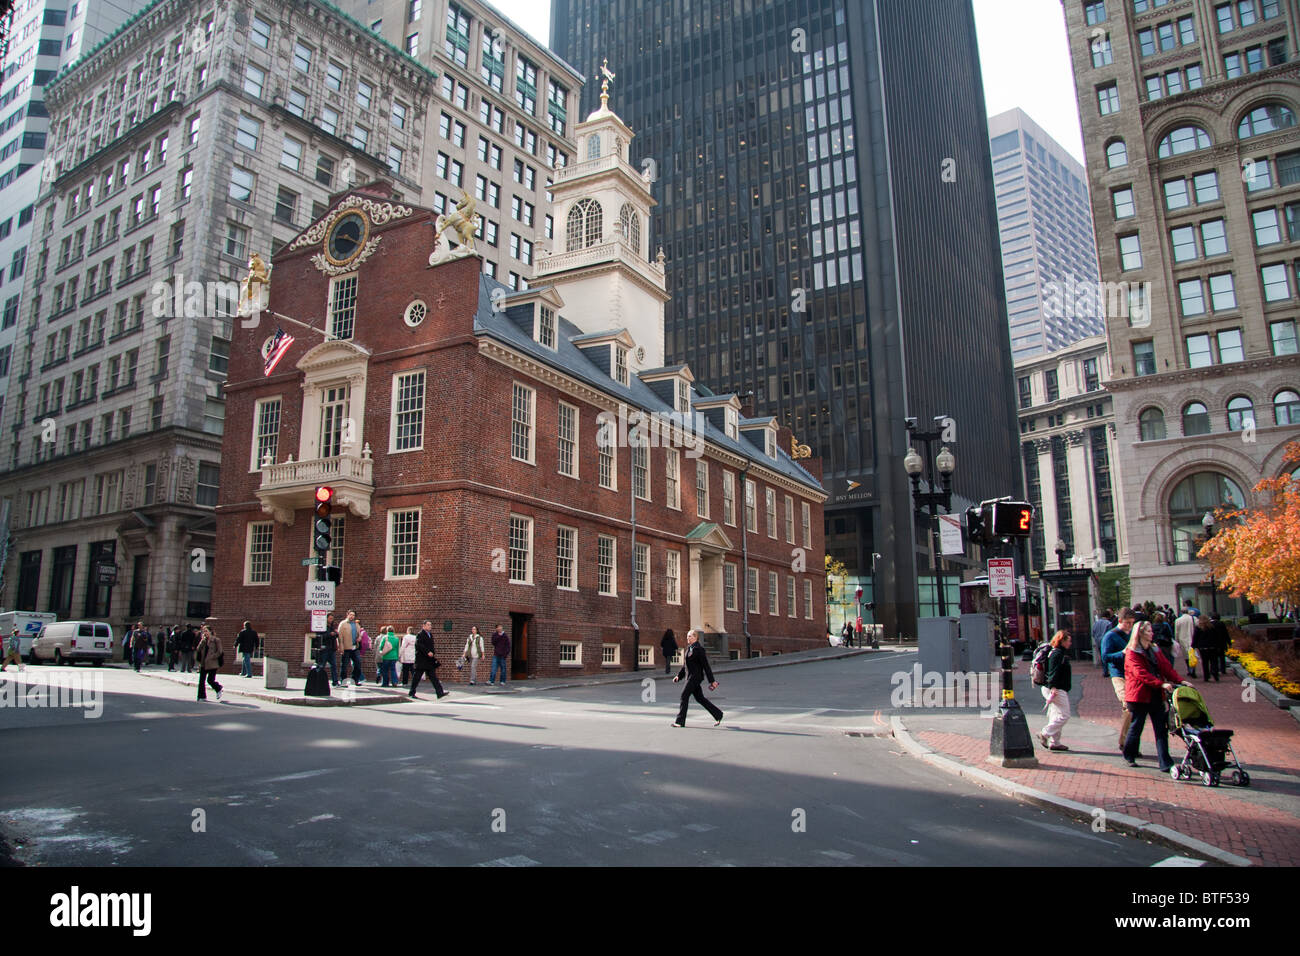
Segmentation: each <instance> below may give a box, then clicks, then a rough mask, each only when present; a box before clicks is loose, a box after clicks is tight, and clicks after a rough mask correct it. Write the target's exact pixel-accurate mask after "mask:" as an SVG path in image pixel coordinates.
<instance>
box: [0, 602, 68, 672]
mask: <svg viewBox="0 0 1300 956" xmlns="http://www.w3.org/2000/svg"><path fill="white" fill-rule="evenodd" d="M57 620H58V616H57V615H56V614H55V613H54V612H53V611H5V612H3V613H0V637H8V636H9V635H10V634H12V633H13V632H14V628H15V627H16V628H18V638H19V650H20V652H21V653H22V655H23V657H25V658H27V659H28V660H31V659H32V642H33V641H35V640H36V635H38V634H40V633H41V628H43V627H44V626H45V625H46V624H53V623H54V622H55V621H57Z"/></svg>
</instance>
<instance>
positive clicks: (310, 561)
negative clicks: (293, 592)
mask: <svg viewBox="0 0 1300 956" xmlns="http://www.w3.org/2000/svg"><path fill="white" fill-rule="evenodd" d="M319 564H320V558H303V559H302V566H303V567H304V568H314V567H316V566H318V565H319Z"/></svg>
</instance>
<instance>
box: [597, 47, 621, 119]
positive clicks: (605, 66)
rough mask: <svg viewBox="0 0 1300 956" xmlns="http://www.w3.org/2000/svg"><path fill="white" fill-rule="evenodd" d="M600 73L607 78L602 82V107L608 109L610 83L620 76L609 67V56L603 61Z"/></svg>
mask: <svg viewBox="0 0 1300 956" xmlns="http://www.w3.org/2000/svg"><path fill="white" fill-rule="evenodd" d="M600 74H601V76H603V77H604V78H605V79H604V80H602V81H601V84H600V108H601V109H603V110H606V109H609V84H610V83H611V82H613V81H614V80H615V79H617V77H618V74H617V73H614V72H612V71H611V70H610V68H609V57H605V59H604V61H602V62H601V64H600Z"/></svg>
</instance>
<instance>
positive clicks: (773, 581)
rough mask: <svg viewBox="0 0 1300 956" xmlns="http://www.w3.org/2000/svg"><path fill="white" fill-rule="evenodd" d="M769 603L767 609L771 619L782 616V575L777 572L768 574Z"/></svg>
mask: <svg viewBox="0 0 1300 956" xmlns="http://www.w3.org/2000/svg"><path fill="white" fill-rule="evenodd" d="M767 603H768V604H769V605H770V606H769V607H768V609H767V614H768V616H769V617H780V615H781V575H779V574H777V573H776V572H775V571H768V572H767Z"/></svg>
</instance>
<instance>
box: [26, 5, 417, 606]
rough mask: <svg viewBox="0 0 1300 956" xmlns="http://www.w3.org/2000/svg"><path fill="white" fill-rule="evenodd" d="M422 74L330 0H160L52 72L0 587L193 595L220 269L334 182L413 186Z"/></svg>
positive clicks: (209, 458) (408, 189) (235, 265)
mask: <svg viewBox="0 0 1300 956" xmlns="http://www.w3.org/2000/svg"><path fill="white" fill-rule="evenodd" d="M435 83H436V77H435V76H434V75H433V74H432V73H431V72H430V71H429V70H427V69H425V68H424V67H422V66H420V65H419V64H418V63H416V62H415V61H414V60H411V59H410V58H409V57H407V56H406V55H405V54H403V53H402V52H401V51H399V50H396V49H394V48H392V47H390V46H388V45H387V44H385V43H384V42H383V41H382V40H380V39H379V38H378V37H376V36H374V35H373V34H372V33H371V32H370V31H368V30H365V29H363V28H361V27H359V26H358V25H357V24H356V23H354V22H353V21H351V20H349V19H348V18H347V17H345V16H343V15H341V14H339V13H338V11H337V10H335V9H334V8H333V7H331V6H329V5H328V4H325V3H318V2H315V0H272V2H269V3H264V4H259V5H257V6H256V7H254V6H252V5H250V4H243V3H235V4H211V3H199V4H196V3H188V2H181V0H159V2H157V3H154V4H152V5H150V6H149V7H148V8H147V9H146V10H144V11H143V12H142V13H140V14H139V15H138V16H136V17H135V18H133V19H131V20H130V21H129V22H127V23H126V24H125V25H124V26H123V27H122V28H121V29H120V30H118V31H117V32H116V33H114V34H112V35H111V36H110V37H109V38H108V39H106V40H105V41H104V42H103V43H102V44H100V45H99V46H98V47H96V48H95V49H94V50H92V51H91V52H90V53H88V54H87V55H86V56H85V57H83V58H82V59H81V60H80V61H79V62H78V63H77V64H76V65H75V66H73V67H72V68H71V69H69V70H68V71H66V72H65V73H64V74H62V75H61V76H60V77H59V78H58V79H57V80H56V81H55V82H53V83H51V84H50V85H48V86H47V87H46V91H45V102H46V104H47V106H48V108H49V112H50V129H51V137H52V139H51V143H50V144H49V155H48V157H47V160H46V173H47V175H46V176H45V183H46V184H45V186H44V188H43V189H42V191H41V194H40V197H39V199H38V201H37V204H36V210H35V223H34V231H33V235H32V239H31V243H30V248H29V253H28V267H27V270H26V276H25V286H24V293H23V307H22V314H21V316H20V322H21V327H20V336H19V340H18V342H17V344H16V347H15V348H16V351H15V354H14V358H13V362H14V368H13V375H12V379H11V382H12V387H11V390H10V394H9V396H8V400H7V401H6V403H5V407H4V416H3V423H2V425H0V434H2V435H3V443H2V444H0V447H3V449H4V451H3V453H2V454H3V465H4V466H6V468H7V470H6V472H5V473H4V474H3V475H0V500H2V502H3V507H4V509H6V515H7V518H8V529H7V530H8V531H9V537H8V542H9V543H8V560H7V563H6V565H5V574H4V583H3V590H2V591H0V603H3V605H4V606H5V607H10V608H13V607H16V608H20V609H35V610H48V611H54V612H56V613H57V614H58V615H59V616H60V617H83V616H84V617H90V618H95V619H100V620H108V621H110V622H113V623H114V624H117V625H119V626H120V625H123V624H125V623H127V622H128V621H133V620H135V619H138V618H140V617H144V618H146V619H147V620H148V621H149V623H151V624H153V623H172V622H176V621H180V620H183V619H186V618H189V619H191V620H193V619H201V618H203V617H205V616H207V615H208V614H209V613H210V610H211V588H212V577H213V571H214V566H215V563H216V560H215V540H216V539H215V524H214V518H213V508H214V507H215V505H216V502H217V489H218V486H219V484H220V481H221V469H222V464H223V462H222V458H221V435H222V431H223V428H224V425H225V418H226V413H225V395H224V394H223V392H222V384H223V382H224V381H225V379H226V374H227V366H228V363H229V361H230V350H231V339H232V334H233V328H234V327H235V326H236V325H238V324H240V322H239V321H236V320H235V317H234V313H235V311H236V300H237V297H238V294H237V280H238V279H239V278H240V277H241V276H243V275H244V274H245V273H246V272H247V271H248V265H247V263H248V259H249V256H250V254H252V253H253V252H261V253H263V254H264V255H269V253H270V251H271V249H273V248H274V247H276V246H277V245H280V244H283V243H284V242H285V241H286V240H287V239H289V238H292V237H293V236H294V235H296V234H297V232H298V231H299V230H300V229H301V228H302V227H303V226H305V225H306V224H307V223H308V222H309V221H311V219H312V218H313V216H314V215H315V214H318V213H319V212H320V211H321V210H322V209H323V208H324V207H325V201H326V200H327V199H328V197H329V196H330V194H331V193H332V192H334V191H336V190H337V189H339V188H341V187H342V186H343V185H344V184H345V183H346V182H347V181H348V180H349V179H356V178H364V179H370V178H373V177H374V176H375V175H377V174H379V173H380V171H383V172H384V173H385V174H386V175H387V176H389V177H390V178H391V179H392V181H393V182H394V184H395V188H396V189H398V190H399V191H400V192H401V193H403V194H406V195H419V192H420V186H419V182H418V170H419V169H420V168H421V164H422V162H423V156H424V152H425V149H426V147H425V139H426V129H425V125H426V120H427V103H428V101H429V99H430V97H431V96H432V94H433V92H434V88H435ZM264 325H265V323H263V327H264ZM248 334H252V333H248ZM227 467H228V466H227Z"/></svg>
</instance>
